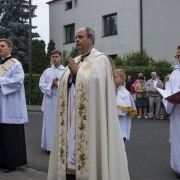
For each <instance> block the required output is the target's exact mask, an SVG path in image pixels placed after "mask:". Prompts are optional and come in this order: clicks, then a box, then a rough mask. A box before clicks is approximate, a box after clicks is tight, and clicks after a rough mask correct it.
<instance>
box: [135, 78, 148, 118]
mask: <svg viewBox="0 0 180 180" xmlns="http://www.w3.org/2000/svg"><path fill="white" fill-rule="evenodd" d="M135 91H136V96H137V99H136V100H137V101H136V102H137V107H138V112H139V114H138V118H141V117H142V112H143V113H144V118H148V117H147V106H148V105H149V101H148V97H147V92H146V82H145V81H144V77H143V76H140V77H139V82H138V83H137V85H136V87H135Z"/></svg>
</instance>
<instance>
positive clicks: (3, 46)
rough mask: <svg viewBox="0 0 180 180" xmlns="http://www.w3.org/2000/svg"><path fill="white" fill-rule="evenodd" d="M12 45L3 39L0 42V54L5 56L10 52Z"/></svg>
mask: <svg viewBox="0 0 180 180" xmlns="http://www.w3.org/2000/svg"><path fill="white" fill-rule="evenodd" d="M11 50H12V47H9V46H8V44H7V43H6V42H4V41H1V42H0V56H1V57H2V58H5V57H7V56H9V55H10V54H11Z"/></svg>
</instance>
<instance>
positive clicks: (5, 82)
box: [0, 62, 24, 95]
mask: <svg viewBox="0 0 180 180" xmlns="http://www.w3.org/2000/svg"><path fill="white" fill-rule="evenodd" d="M6 73H9V77H6V75H4V76H3V77H0V86H1V90H2V93H3V95H8V94H11V93H14V92H16V91H20V90H21V88H22V86H23V81H24V71H23V68H22V65H21V63H20V62H17V63H15V64H13V65H12V67H11V68H10V69H9V70H8V71H7V72H6Z"/></svg>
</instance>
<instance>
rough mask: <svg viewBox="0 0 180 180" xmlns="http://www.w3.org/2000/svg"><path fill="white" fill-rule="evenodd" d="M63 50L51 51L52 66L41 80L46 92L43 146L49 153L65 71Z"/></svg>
mask: <svg viewBox="0 0 180 180" xmlns="http://www.w3.org/2000/svg"><path fill="white" fill-rule="evenodd" d="M61 60H62V57H61V52H60V51H59V50H54V51H52V52H51V61H52V62H51V63H52V66H51V67H50V68H48V69H46V70H45V71H44V72H43V74H42V76H41V78H40V80H39V87H40V89H41V91H42V93H43V94H44V98H43V103H42V108H41V109H42V111H43V126H42V139H41V147H42V148H45V149H46V150H47V154H49V153H50V151H51V142H52V133H53V125H54V115H55V109H56V108H55V107H56V102H57V94H58V88H59V80H60V78H61V76H62V74H63V72H64V69H65V68H64V66H63V65H61Z"/></svg>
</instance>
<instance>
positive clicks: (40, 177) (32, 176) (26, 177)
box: [0, 167, 47, 180]
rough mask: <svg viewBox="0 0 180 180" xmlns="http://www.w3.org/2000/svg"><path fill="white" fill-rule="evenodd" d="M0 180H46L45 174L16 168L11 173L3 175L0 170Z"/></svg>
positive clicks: (24, 168) (29, 169)
mask: <svg viewBox="0 0 180 180" xmlns="http://www.w3.org/2000/svg"><path fill="white" fill-rule="evenodd" d="M0 180H47V173H45V172H42V171H37V170H35V169H31V168H26V167H21V168H17V169H16V170H15V171H13V172H11V173H3V169H0Z"/></svg>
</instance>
